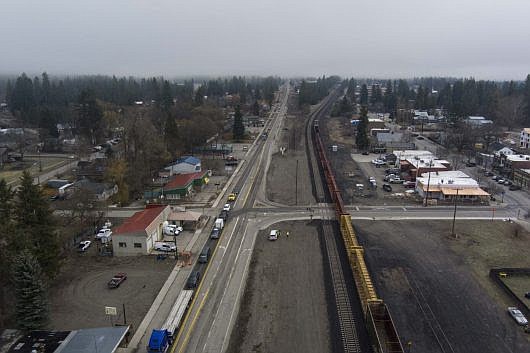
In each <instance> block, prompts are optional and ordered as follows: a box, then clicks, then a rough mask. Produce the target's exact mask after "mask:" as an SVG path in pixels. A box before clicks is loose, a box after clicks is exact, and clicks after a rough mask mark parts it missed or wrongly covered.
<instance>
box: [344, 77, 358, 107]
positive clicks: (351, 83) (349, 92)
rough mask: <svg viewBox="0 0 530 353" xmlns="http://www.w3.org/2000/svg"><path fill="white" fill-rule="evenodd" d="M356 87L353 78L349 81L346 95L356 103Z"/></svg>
mask: <svg viewBox="0 0 530 353" xmlns="http://www.w3.org/2000/svg"><path fill="white" fill-rule="evenodd" d="M355 87H356V83H355V79H353V78H351V79H350V80H349V81H348V89H347V90H346V95H347V96H348V98H350V100H351V102H352V103H353V104H355Z"/></svg>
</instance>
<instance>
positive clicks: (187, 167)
mask: <svg viewBox="0 0 530 353" xmlns="http://www.w3.org/2000/svg"><path fill="white" fill-rule="evenodd" d="M164 169H165V170H169V175H175V174H188V173H196V172H200V171H201V160H200V159H198V158H195V157H191V156H185V157H181V158H179V159H177V160H176V161H175V162H174V163H173V164H172V165H170V166H168V167H166V168H164Z"/></svg>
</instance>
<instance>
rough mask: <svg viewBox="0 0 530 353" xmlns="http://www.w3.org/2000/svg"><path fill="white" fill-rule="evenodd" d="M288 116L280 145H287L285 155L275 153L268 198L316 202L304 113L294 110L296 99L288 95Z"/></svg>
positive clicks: (292, 201)
mask: <svg viewBox="0 0 530 353" xmlns="http://www.w3.org/2000/svg"><path fill="white" fill-rule="evenodd" d="M288 104H289V115H288V116H287V118H286V119H285V123H284V125H283V126H284V128H283V129H284V130H282V134H280V140H279V141H278V145H279V146H282V147H286V148H287V151H286V153H285V154H284V155H283V156H282V155H281V153H276V154H274V155H273V156H272V159H271V164H270V167H269V172H268V174H267V198H268V199H269V200H270V201H274V202H278V203H281V204H285V205H290V206H293V205H296V201H297V198H298V205H310V204H314V203H315V199H314V197H313V194H312V188H311V178H310V177H311V175H310V173H309V164H308V160H307V155H306V147H305V146H306V143H305V137H304V136H305V129H304V121H305V120H304V116H303V115H301V113H300V112H299V111H298V110H296V109H295V106H296V99H295V98H293V97H292V96H291V97H289V102H288ZM296 161H298V197H297V195H296V194H295V190H296V164H297V163H296Z"/></svg>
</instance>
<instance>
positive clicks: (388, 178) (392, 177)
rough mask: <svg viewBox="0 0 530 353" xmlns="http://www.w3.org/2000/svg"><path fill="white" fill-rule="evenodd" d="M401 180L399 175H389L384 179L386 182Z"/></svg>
mask: <svg viewBox="0 0 530 353" xmlns="http://www.w3.org/2000/svg"><path fill="white" fill-rule="evenodd" d="M394 178H399V176H398V175H397V174H388V175H385V176H384V177H383V180H384V181H389V180H390V179H394Z"/></svg>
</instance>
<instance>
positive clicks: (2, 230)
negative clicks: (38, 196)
mask: <svg viewBox="0 0 530 353" xmlns="http://www.w3.org/2000/svg"><path fill="white" fill-rule="evenodd" d="M13 195H14V193H13V190H11V187H10V186H8V185H7V183H6V181H5V179H1V180H0V286H1V288H0V305H3V304H5V301H4V287H5V286H6V285H7V283H5V280H7V279H8V278H9V273H8V268H9V256H10V254H11V253H12V251H10V249H12V248H13V247H12V246H11V242H12V241H13V239H14V237H13V230H14V227H13V220H12V218H11V214H12V211H11V210H12V207H13ZM0 310H1V311H4V310H5V308H2V306H0ZM0 320H1V318H0ZM1 324H2V322H1V321H0V325H1Z"/></svg>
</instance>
